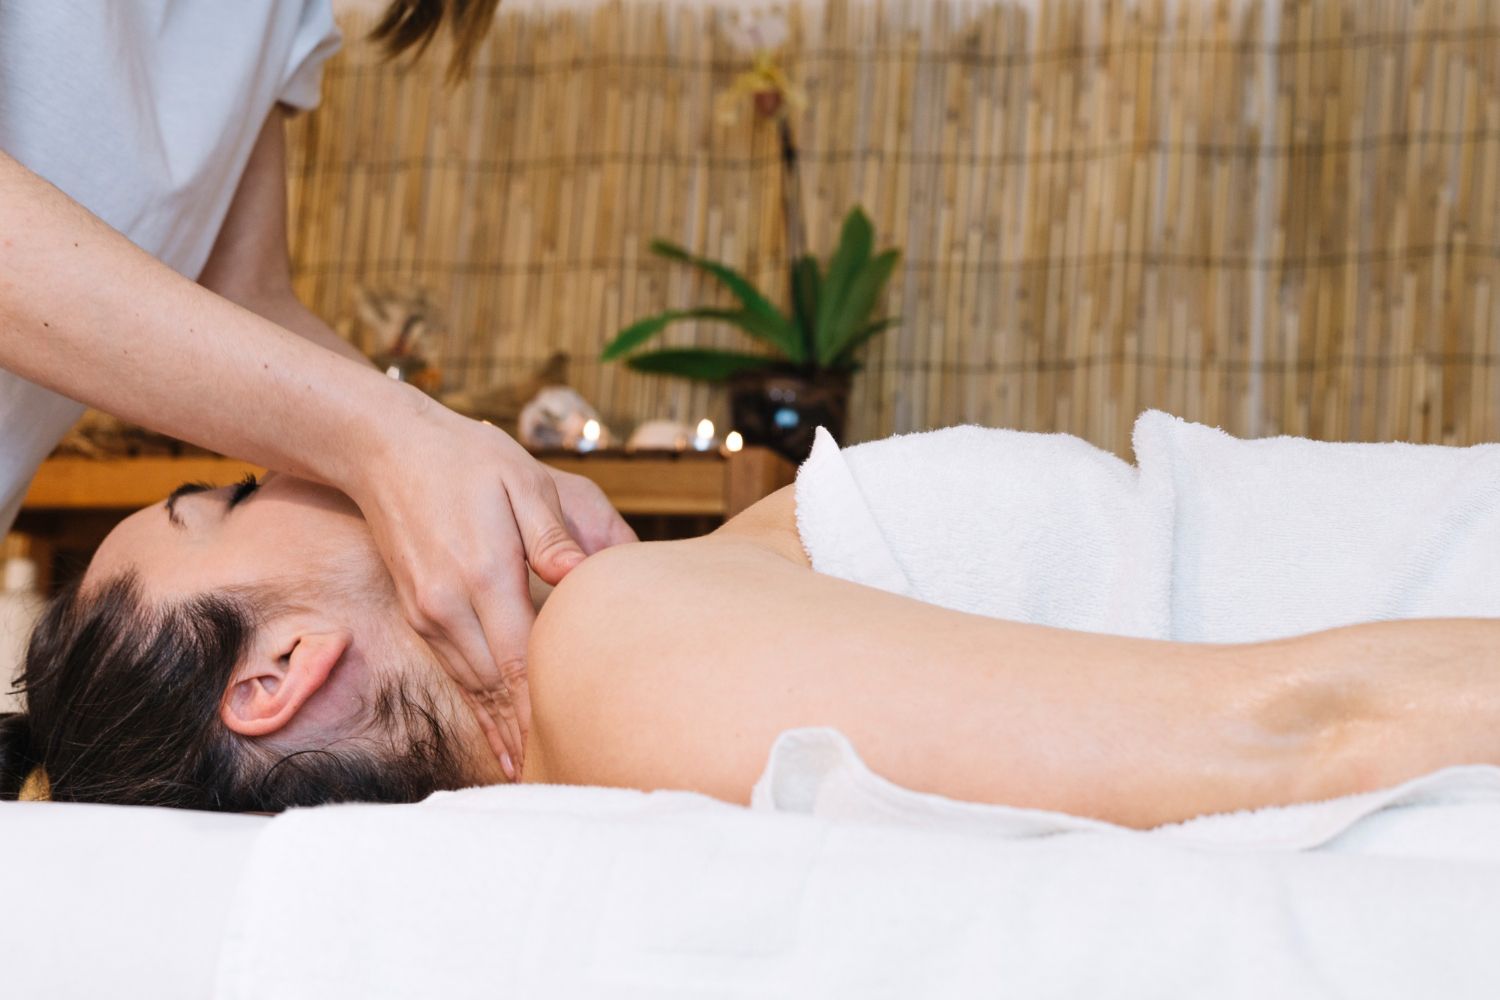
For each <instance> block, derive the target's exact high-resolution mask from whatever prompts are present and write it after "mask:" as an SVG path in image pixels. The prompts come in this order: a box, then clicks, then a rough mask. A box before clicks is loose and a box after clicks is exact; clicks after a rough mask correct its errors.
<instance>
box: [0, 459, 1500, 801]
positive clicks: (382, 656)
mask: <svg viewBox="0 0 1500 1000" xmlns="http://www.w3.org/2000/svg"><path fill="white" fill-rule="evenodd" d="M795 503H796V501H795V498H794V495H793V493H792V491H790V490H784V491H782V492H780V493H778V494H776V495H774V496H772V497H770V498H769V499H767V500H765V501H763V502H761V503H760V504H758V505H757V506H755V507H753V508H752V509H750V510H749V511H747V512H746V513H744V514H742V515H741V516H739V517H737V518H735V519H734V520H732V521H731V522H729V523H728V524H726V525H725V526H724V527H723V528H721V529H720V530H718V531H716V532H715V533H713V534H712V535H709V536H707V537H704V538H700V539H694V540H691V541H681V542H668V543H653V544H637V545H632V546H624V547H620V548H615V549H611V550H609V551H606V552H604V553H602V554H600V555H597V556H595V557H593V558H592V559H590V560H589V561H588V562H587V563H585V564H584V565H583V566H581V567H579V568H578V569H577V570H576V571H574V572H573V573H572V574H570V575H569V576H568V578H567V579H566V580H565V582H564V583H563V584H562V585H561V586H560V587H559V588H558V589H557V591H556V592H555V593H554V594H553V595H552V596H551V598H550V600H548V602H547V603H546V605H545V607H544V608H543V610H542V612H541V614H540V616H539V618H538V620H537V623H536V627H535V629H534V632H533V635H532V638H531V644H530V665H529V671H530V684H531V700H532V701H531V703H532V715H531V729H530V733H529V736H528V742H527V745H526V750H525V757H524V761H523V762H522V764H521V780H523V781H526V782H546V783H566V784H581V785H609V786H620V787H628V788H640V789H662V788H671V789H687V790H693V791H698V792H702V793H706V794H708V795H711V796H715V797H718V798H720V799H724V800H728V801H730V802H740V803H743V802H746V801H748V798H749V796H750V792H751V788H752V786H753V785H754V783H755V781H756V779H757V777H758V776H759V775H760V773H761V771H762V769H763V767H764V765H765V763H766V759H767V755H768V752H769V749H770V747H771V745H772V743H773V741H774V740H775V738H776V736H777V735H778V734H780V733H781V732H783V731H784V730H787V729H791V728H796V727H803V726H829V727H834V728H837V729H839V730H841V731H842V732H843V733H844V734H846V735H847V736H848V737H849V739H850V740H851V741H852V743H853V744H854V746H855V747H856V748H857V749H858V750H859V751H860V753H861V754H862V755H863V757H864V758H865V760H866V762H867V763H868V764H869V765H870V767H871V768H872V769H873V770H874V771H875V772H877V773H878V774H880V775H882V776H884V777H886V778H888V779H890V780H892V781H894V782H896V783H897V784H900V785H903V786H906V787H908V788H912V789H917V790H920V791H925V792H932V793H937V794H941V795H945V796H949V797H952V798H955V799H962V800H969V801H974V802H982V803H1004V804H1009V805H1015V806H1030V807H1037V808H1043V809H1050V810H1058V811H1063V812H1068V813H1073V814H1077V815H1082V816H1089V817H1095V818H1099V819H1103V820H1107V821H1112V822H1115V823H1120V824H1125V825H1129V826H1135V827H1151V826H1155V825H1158V824H1163V823H1168V822H1173V821H1179V820H1184V819H1187V818H1190V817H1193V816H1197V815H1200V814H1204V813H1210V812H1223V811H1229V810H1238V809H1247V808H1254V807H1261V806H1267V805H1273V804H1289V803H1294V802H1302V801H1309V800H1317V799H1325V798H1330V797H1335V796H1340V795H1345V794H1349V793H1354V792H1360V791H1364V790H1369V789H1374V788H1377V787H1381V786H1386V785H1391V784H1394V783H1397V782H1400V781H1403V780H1405V779H1407V778H1411V777H1413V776H1416V775H1419V774H1421V773H1424V772H1427V771H1430V770H1433V769H1436V768H1439V767H1443V766H1446V765H1451V764H1460V763H1475V762H1487V763H1496V762H1500V735H1497V734H1500V663H1497V662H1496V657H1495V653H1494V650H1495V649H1497V648H1500V624H1496V623H1491V622H1487V621H1479V620H1472V621H1463V620H1452V621H1441V622H1438V621H1409V622H1386V623H1379V624H1371V625H1361V626H1354V627H1349V628H1343V629H1337V630H1334V631H1327V632H1321V633H1315V634H1312V635H1307V636H1304V637H1299V638H1293V639H1283V640H1278V641H1274V642H1264V643H1257V644H1242V645H1191V644H1179V643H1169V642H1161V641H1152V640H1144V639H1131V638H1119V637H1112V636H1106V635H1097V634H1088V633H1082V632H1070V631H1064V630H1059V629H1053V628H1047V627H1042V626H1038V625H1030V624H1022V623H1017V622H1012V621H1002V620H997V619H992V618H987V617H982V616H978V615H974V614H966V613H962V612H959V611H954V610H949V609H945V608H942V607H938V606H934V605H931V604H925V603H921V602H919V601H917V600H913V599H911V598H907V597H901V596H896V595H894V594H891V593H887V592H884V591H881V590H876V589H872V588H869V587H865V586H861V585H858V584H855V583H850V582H847V581H845V580H841V579H837V578H834V577H831V576H825V575H821V574H819V573H816V572H814V571H813V570H812V569H811V568H810V566H809V563H808V560H807V557H806V556H805V554H804V550H803V546H802V544H801V542H800V540H799V537H798V531H797V524H796V511H795ZM952 571H953V572H954V573H961V572H963V567H962V566H954V567H953V570H952ZM24 685H25V688H26V691H27V698H28V713H27V714H25V715H14V716H9V717H6V718H5V719H4V720H3V721H0V736H3V739H0V772H3V792H4V794H5V796H6V797H9V798H14V797H15V796H16V795H17V792H18V790H19V789H20V787H21V785H22V782H23V781H24V780H25V779H26V778H27V776H28V775H33V776H35V775H37V774H40V773H45V775H46V776H47V778H48V779H49V780H50V786H51V795H52V797H53V798H55V799H60V800H82V801H99V802H114V803H141V804H154V805H171V806H183V807H191V808H209V809H229V810H266V811H275V810H280V809H283V808H286V807H289V806H294V805H304V804H312V803H318V802H327V801H337V800H350V799H358V800H373V801H391V802H406V801H412V800H416V799H420V798H422V797H424V796H426V795H427V794H429V793H430V792H433V791H435V790H438V789H446V788H455V787H460V786H466V785H475V784H491V783H499V782H501V781H503V780H504V778H503V775H502V771H501V769H500V767H499V766H498V764H497V763H496V762H495V759H494V756H493V754H492V753H491V752H490V750H489V744H488V742H487V740H486V737H485V735H484V733H483V732H482V731H481V729H480V727H479V724H478V722H477V721H476V720H475V716H474V715H473V713H471V712H470V710H469V709H468V707H467V706H466V704H465V701H464V696H463V695H462V694H461V692H460V691H459V690H458V689H457V688H456V687H455V686H454V685H453V683H452V682H451V681H450V680H449V679H448V677H447V674H446V673H445V672H444V671H443V670H441V669H439V668H438V665H437V663H436V660H435V657H434V654H433V653H432V651H431V650H429V649H428V648H427V646H426V645H425V644H424V642H423V640H422V639H421V638H419V637H418V635H417V634H416V633H415V632H413V631H412V630H411V629H410V628H409V627H408V626H407V625H406V623H405V618H404V616H403V615H402V614H401V613H400V612H399V610H398V608H397V604H396V596H395V593H394V591H393V588H392V585H391V582H390V580H389V578H388V577H387V574H386V571H385V569H384V567H383V565H382V563H381V561H380V557H379V555H378V553H377V552H376V549H375V547H374V545H373V544H372V542H371V537H370V534H369V532H368V531H367V530H366V528H365V525H364V523H363V522H362V520H361V519H360V515H359V513H358V511H357V510H356V508H355V507H354V505H353V504H352V503H350V502H349V501H348V500H346V499H345V498H344V497H342V496H341V495H339V494H337V493H335V492H333V491H331V490H329V489H326V488H323V487H320V486H316V485H313V484H310V483H307V482H304V481H301V480H298V479H294V478H290V477H287V476H281V475H275V476H270V477H267V478H266V479H265V480H264V481H263V482H261V483H259V484H257V483H255V482H253V481H250V482H246V483H242V484H240V485H238V486H234V487H227V488H222V489H212V490H199V491H188V492H185V493H181V494H180V495H178V496H177V497H176V498H175V499H174V500H173V501H171V502H169V503H167V504H158V505H156V506H153V507H149V508H147V509H145V510H142V511H139V512H137V513H136V514H134V515H133V516H131V517H130V518H129V519H127V520H126V521H125V522H123V523H122V524H121V525H120V526H119V527H118V528H116V529H115V531H114V532H113V533H112V534H111V535H110V536H109V537H108V539H107V540H106V541H105V543H104V544H103V546H102V547H101V548H100V549H99V551H98V554H97V555H96V556H95V558H94V560H93V563H92V564H91V565H90V566H89V568H88V571H87V573H86V575H85V576H84V578H83V579H82V581H81V582H80V584H79V585H77V586H75V587H73V588H72V589H70V590H68V591H66V592H65V593H64V594H63V595H62V596H60V597H59V598H58V600H57V601H56V602H55V603H54V604H53V605H52V607H51V608H50V610H49V611H48V612H47V614H46V615H45V617H44V619H43V621H42V622H41V624H40V626H39V628H38V630H37V632H36V634H35V636H34V638H33V641H32V643H31V647H30V651H29V654H28V657H27V661H26V666H25V672H24Z"/></svg>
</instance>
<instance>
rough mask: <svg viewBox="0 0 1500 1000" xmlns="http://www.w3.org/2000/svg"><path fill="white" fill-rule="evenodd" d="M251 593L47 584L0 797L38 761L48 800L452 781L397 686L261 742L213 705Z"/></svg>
mask: <svg viewBox="0 0 1500 1000" xmlns="http://www.w3.org/2000/svg"><path fill="white" fill-rule="evenodd" d="M253 605H254V600H253V597H251V596H247V595H240V594H211V595H204V596H199V597H195V598H193V599H191V600H187V601H184V602H181V603H176V604H169V605H166V606H162V607H148V606H147V604H146V603H145V602H144V601H143V599H142V597H141V594H140V588H139V586H138V584H137V581H136V580H135V578H134V577H133V576H130V575H127V576H124V577H122V578H120V579H117V580H115V581H113V582H111V583H108V584H106V585H104V586H103V587H101V588H99V589H98V590H97V591H96V592H90V593H86V592H85V591H84V590H83V588H82V587H81V585H80V584H78V583H74V584H72V585H71V586H69V587H68V588H66V589H65V590H64V591H63V592H62V593H61V594H59V595H58V596H57V597H56V598H55V599H54V600H53V601H52V603H51V604H50V605H49V606H48V608H47V610H46V611H45V612H44V613H43V615H42V618H41V621H40V622H39V623H38V624H37V626H36V629H35V631H34V632H33V633H32V637H31V642H30V645H29V646H28V648H27V651H26V662H25V667H24V669H23V671H22V681H21V687H22V689H23V690H24V693H25V698H26V712H25V713H23V714H17V715H7V716H0V798H9V799H14V798H15V797H16V795H17V794H18V792H19V791H20V788H21V785H22V784H23V783H24V782H25V780H26V776H27V774H28V773H29V772H30V771H31V770H32V768H34V767H36V766H41V767H42V768H43V769H44V770H45V772H46V775H47V779H48V782H49V783H50V785H51V798H52V799H54V800H62V801H77V802H111V803H119V804H124V805H156V806H179V807H183V808H189V809H223V810H236V811H255V812H279V811H280V810H282V809H286V808H288V807H291V806H303V805H315V804H318V803H323V802H338V801H365V802H411V801H415V800H417V799H420V798H423V797H425V796H426V795H428V794H430V793H431V792H433V791H436V790H438V789H441V788H455V787H459V786H460V785H462V784H463V781H462V776H461V768H460V767H459V765H458V761H457V758H456V757H455V755H454V754H453V753H452V751H451V749H450V747H451V743H450V741H449V740H448V739H447V738H446V737H445V735H444V732H443V728H442V725H441V724H440V722H439V721H438V718H437V716H436V714H435V712H434V711H433V709H432V708H431V707H430V706H429V705H427V704H426V703H425V702H424V701H423V700H422V699H420V698H418V697H414V696H413V694H412V693H411V692H410V691H408V690H406V689H405V688H404V687H403V686H401V685H388V686H387V687H386V688H385V689H383V690H382V691H381V692H380V694H379V695H378V696H377V697H376V698H375V699H374V701H373V704H371V705H370V706H369V712H368V715H369V719H368V720H367V724H366V725H365V726H364V730H365V731H364V732H362V733H360V734H358V735H353V736H349V737H347V738H344V739H340V740H337V741H334V742H332V743H331V744H329V745H326V746H318V747H309V748H301V749H297V750H294V751H291V752H281V753H278V752H272V751H270V750H269V749H268V747H267V746H266V745H264V744H263V743H261V742H259V741H255V740H249V739H246V738H244V737H241V736H240V735H238V734H236V733H234V732H233V731H231V730H230V729H229V728H228V727H227V726H225V725H224V723H223V722H222V721H221V720H220V718H219V704H220V701H221V699H222V698H223V696H224V691H225V689H226V687H227V686H228V683H229V680H230V677H231V675H232V674H233V671H234V668H235V666H236V665H237V664H238V663H239V662H240V659H241V658H242V657H243V656H244V655H245V654H246V652H247V651H248V650H249V648H250V642H251V639H252V637H253V636H254V633H255V623H256V612H255V608H254V606H253Z"/></svg>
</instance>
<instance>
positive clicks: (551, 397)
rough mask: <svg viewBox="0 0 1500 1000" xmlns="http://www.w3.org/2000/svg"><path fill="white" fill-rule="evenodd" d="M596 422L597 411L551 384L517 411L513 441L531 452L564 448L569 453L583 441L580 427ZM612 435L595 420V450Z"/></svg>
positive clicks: (569, 391)
mask: <svg viewBox="0 0 1500 1000" xmlns="http://www.w3.org/2000/svg"><path fill="white" fill-rule="evenodd" d="M590 420H599V411H598V410H595V409H594V408H593V407H592V406H590V405H589V402H588V400H586V399H584V398H583V397H582V396H580V395H579V394H578V393H577V391H575V390H573V389H570V388H568V387H567V386H565V385H551V386H548V387H547V388H545V389H543V390H542V391H541V392H538V393H537V394H536V395H535V396H533V397H532V398H531V402H529V403H527V404H526V405H525V406H524V407H522V408H521V416H520V419H518V420H517V421H516V439H517V440H518V441H520V442H521V444H523V445H525V446H526V447H527V448H530V449H531V450H532V451H546V450H548V449H555V448H566V449H568V450H569V451H572V450H574V449H576V448H577V447H578V442H579V441H581V440H582V439H583V425H584V424H586V423H588V422H589V421H590ZM611 440H612V436H611V435H610V433H609V428H607V427H605V426H604V421H602V420H599V440H598V442H596V443H595V445H594V447H596V448H606V447H608V446H609V444H610V441H611Z"/></svg>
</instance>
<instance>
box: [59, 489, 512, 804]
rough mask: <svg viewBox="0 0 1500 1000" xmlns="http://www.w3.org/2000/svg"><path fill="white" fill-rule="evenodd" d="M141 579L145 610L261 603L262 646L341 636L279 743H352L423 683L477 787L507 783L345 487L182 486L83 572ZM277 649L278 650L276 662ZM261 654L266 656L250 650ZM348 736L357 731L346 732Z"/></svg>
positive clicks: (134, 519) (90, 583)
mask: <svg viewBox="0 0 1500 1000" xmlns="http://www.w3.org/2000/svg"><path fill="white" fill-rule="evenodd" d="M131 572H133V573H134V574H135V576H136V578H137V579H138V581H139V584H140V588H141V592H142V597H143V599H144V600H145V601H146V603H147V604H155V603H176V602H181V601H187V600H191V599H192V598H195V597H199V596H202V595H205V594H210V593H223V592H238V593H242V594H244V593H249V594H254V595H256V596H255V597H254V598H253V600H252V604H254V605H255V606H256V608H257V611H258V615H257V617H258V618H260V619H264V620H261V621H258V622H257V633H258V635H257V643H259V644H261V645H264V644H269V643H281V644H283V647H284V646H285V644H286V643H287V642H288V639H287V634H288V630H290V635H291V640H290V641H292V642H294V641H295V638H296V634H295V633H296V630H297V629H300V628H307V629H310V630H318V629H322V630H328V629H337V630H340V631H343V632H347V634H348V635H350V636H351V637H352V640H351V643H350V647H349V652H348V654H347V655H345V656H343V657H342V658H341V660H340V663H339V665H338V667H337V668H336V670H335V671H334V672H333V673H332V674H331V675H330V678H329V680H328V681H327V682H326V684H324V686H323V688H322V689H321V690H320V691H319V695H318V697H316V698H314V699H312V700H311V701H309V702H308V703H307V705H306V706H304V707H303V708H302V709H300V710H299V713H298V715H299V718H298V719H297V720H296V722H295V725H293V726H289V727H287V729H286V730H284V731H282V732H281V733H280V734H279V736H280V737H282V738H285V737H288V736H292V737H296V738H297V739H304V738H305V739H311V740H316V739H318V738H323V739H326V738H329V737H333V738H337V737H340V736H346V735H352V734H353V731H354V730H355V729H356V728H357V726H358V725H359V724H360V719H361V716H362V715H363V713H362V711H359V710H358V707H359V706H365V705H368V704H369V703H370V702H371V700H372V699H373V698H374V697H375V695H376V692H377V691H378V690H379V689H380V688H381V686H382V684H383V683H384V682H388V681H390V680H393V679H401V680H404V681H407V682H409V683H411V684H414V685H416V686H419V687H420V688H421V690H422V691H424V692H425V693H426V694H427V696H428V698H429V700H430V701H431V703H432V705H433V707H434V709H435V710H437V711H438V714H439V716H440V718H441V721H442V722H443V723H444V727H445V729H446V731H447V733H448V734H449V736H450V737H451V738H452V739H454V740H457V741H459V743H460V744H461V746H460V747H459V750H460V755H461V756H462V757H464V758H466V759H469V760H471V761H472V762H473V769H472V770H473V773H472V775H471V779H472V780H473V781H474V783H490V782H494V781H499V780H502V776H501V772H500V770H499V765H498V763H497V762H495V761H494V760H493V757H492V755H491V754H490V753H489V751H488V744H487V742H486V741H485V738H484V736H483V733H482V731H481V730H480V728H479V725H478V723H477V721H476V720H475V719H474V718H473V716H472V714H471V713H470V712H469V710H468V709H467V708H466V707H465V705H464V702H463V699H462V696H461V694H460V692H459V690H458V688H457V686H456V685H455V684H454V683H453V682H452V681H450V680H449V678H448V676H447V674H446V673H445V672H444V671H443V669H442V667H441V665H440V664H439V662H438V661H437V658H436V656H435V655H434V654H433V652H432V650H431V648H430V647H429V646H428V645H427V643H426V642H425V641H424V640H423V639H422V638H421V636H419V635H417V633H416V632H415V631H414V630H412V628H411V627H410V626H409V625H407V623H406V620H405V617H404V616H403V615H402V614H401V611H400V607H399V604H398V600H397V597H396V593H395V588H394V585H393V584H392V582H391V578H390V575H389V574H388V573H387V572H386V569H385V566H384V564H383V563H382V562H381V559H380V555H379V552H378V551H377V550H376V548H375V544H374V540H373V538H372V537H371V535H370V531H369V529H368V528H367V527H366V525H365V521H364V518H363V517H361V516H360V513H359V509H358V508H357V507H355V505H354V504H353V503H352V502H351V501H350V500H349V499H348V498H347V497H345V496H343V495H342V494H340V493H339V492H337V491H336V490H332V489H329V488H327V487H324V486H319V485H316V484H314V483H310V482H307V481H306V480H302V479H297V478H294V477H292V476H285V475H277V474H271V475H268V476H266V477H265V478H264V479H263V480H261V481H259V482H257V481H254V480H246V481H245V482H242V483H240V484H237V485H235V486H225V487H219V488H206V487H198V486H185V487H180V488H179V489H178V490H176V491H175V492H174V493H173V495H172V497H171V498H169V499H168V500H166V501H164V502H162V503H158V504H154V505H152V506H150V507H147V508H145V509H143V510H139V511H137V512H136V513H134V514H132V515H131V516H130V517H128V518H126V519H125V520H124V521H122V522H121V523H120V524H119V525H118V526H117V527H116V528H115V530H114V531H112V532H111V533H110V534H109V536H108V537H107V538H106V539H105V540H104V542H103V544H102V545H100V547H99V550H98V552H97V553H95V555H94V559H93V561H92V562H91V563H90V564H89V568H88V572H87V573H86V574H85V578H84V587H85V588H86V589H87V588H90V587H94V586H99V585H102V584H103V583H105V582H107V581H109V580H111V579H114V578H116V577H119V576H122V575H124V574H126V573H131ZM277 652H278V650H276V649H273V650H272V652H271V655H272V657H273V658H274V657H275V655H276V653H277ZM250 655H251V656H252V657H253V656H255V655H261V654H257V652H256V651H255V650H254V649H252V651H251V653H250ZM345 730H348V731H345Z"/></svg>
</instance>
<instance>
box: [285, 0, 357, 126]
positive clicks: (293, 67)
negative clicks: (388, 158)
mask: <svg viewBox="0 0 1500 1000" xmlns="http://www.w3.org/2000/svg"><path fill="white" fill-rule="evenodd" d="M342 42H343V35H342V33H341V32H340V31H339V28H338V24H337V23H335V21H334V19H333V3H332V0H304V3H303V5H302V19H301V21H300V22H299V23H298V25H297V34H296V37H295V38H293V40H292V47H291V52H290V54H289V55H288V57H287V64H286V74H285V76H284V77H283V78H282V84H281V90H280V92H279V93H278V94H277V95H276V100H277V101H278V102H279V103H281V104H284V105H286V106H287V107H289V108H293V109H294V110H297V111H311V110H312V109H313V108H315V107H317V106H318V98H319V96H320V94H321V91H322V84H323V63H324V62H325V61H326V60H327V59H328V57H329V56H331V55H333V54H334V53H335V52H337V51H338V49H339V45H340V44H341V43H342Z"/></svg>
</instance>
